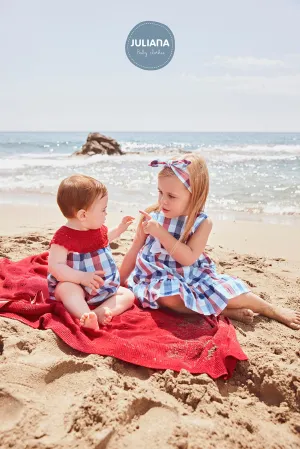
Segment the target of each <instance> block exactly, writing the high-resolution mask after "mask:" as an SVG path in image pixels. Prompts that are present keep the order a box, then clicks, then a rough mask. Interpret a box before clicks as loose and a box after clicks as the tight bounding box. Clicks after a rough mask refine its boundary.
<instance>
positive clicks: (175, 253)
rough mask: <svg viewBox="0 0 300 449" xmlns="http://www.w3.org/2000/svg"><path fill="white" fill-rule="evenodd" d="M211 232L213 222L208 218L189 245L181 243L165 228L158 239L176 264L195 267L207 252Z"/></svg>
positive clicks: (161, 230)
mask: <svg viewBox="0 0 300 449" xmlns="http://www.w3.org/2000/svg"><path fill="white" fill-rule="evenodd" d="M211 230H212V221H211V219H210V218H206V220H204V221H203V222H202V223H201V225H200V226H199V228H198V229H197V230H196V232H195V233H194V234H193V235H192V237H191V238H190V239H189V241H188V242H187V243H182V242H179V241H178V240H177V239H175V237H173V236H172V235H171V234H170V233H169V232H168V231H167V230H166V229H164V228H163V227H161V229H160V236H159V237H158V239H159V241H160V243H161V244H162V245H163V247H164V248H165V249H166V250H167V251H168V253H169V254H170V255H171V256H172V257H173V259H175V260H176V262H178V263H180V264H181V265H188V266H189V265H193V263H195V262H196V260H197V259H199V257H200V255H201V254H202V253H203V251H204V250H205V247H206V244H207V240H208V237H209V234H210V232H211Z"/></svg>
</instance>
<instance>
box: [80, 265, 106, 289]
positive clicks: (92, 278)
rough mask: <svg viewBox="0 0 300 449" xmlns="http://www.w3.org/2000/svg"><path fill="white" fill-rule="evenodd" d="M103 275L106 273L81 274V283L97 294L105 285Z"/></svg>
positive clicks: (99, 271) (90, 272)
mask: <svg viewBox="0 0 300 449" xmlns="http://www.w3.org/2000/svg"><path fill="white" fill-rule="evenodd" d="M102 274H104V271H101V270H97V271H89V272H84V273H81V282H80V283H81V284H82V285H84V286H85V287H89V288H91V289H92V290H93V291H94V292H95V291H96V290H97V289H99V288H100V287H102V285H103V284H104V280H103V279H102V277H101V275H102Z"/></svg>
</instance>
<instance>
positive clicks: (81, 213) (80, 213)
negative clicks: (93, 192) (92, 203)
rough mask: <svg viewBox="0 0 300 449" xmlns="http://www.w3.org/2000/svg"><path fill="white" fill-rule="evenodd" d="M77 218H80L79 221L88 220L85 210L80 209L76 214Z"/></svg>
mask: <svg viewBox="0 0 300 449" xmlns="http://www.w3.org/2000/svg"><path fill="white" fill-rule="evenodd" d="M76 218H78V220H80V221H83V220H84V219H85V218H86V211H85V210H84V209H80V210H79V211H78V212H77V214H76Z"/></svg>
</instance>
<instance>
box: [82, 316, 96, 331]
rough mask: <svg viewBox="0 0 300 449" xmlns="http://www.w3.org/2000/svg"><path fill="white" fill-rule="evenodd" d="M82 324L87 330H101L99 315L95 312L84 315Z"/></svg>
mask: <svg viewBox="0 0 300 449" xmlns="http://www.w3.org/2000/svg"><path fill="white" fill-rule="evenodd" d="M80 324H81V326H82V327H85V328H87V329H94V330H99V325H98V319H97V315H96V314H95V313H94V312H89V313H84V314H83V315H82V317H81V318H80Z"/></svg>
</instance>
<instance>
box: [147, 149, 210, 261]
mask: <svg viewBox="0 0 300 449" xmlns="http://www.w3.org/2000/svg"><path fill="white" fill-rule="evenodd" d="M182 159H185V160H188V161H191V164H189V165H188V166H187V170H188V172H189V175H190V185H191V190H192V192H191V200H190V203H189V208H188V214H187V222H186V226H185V230H184V233H183V234H182V236H181V237H180V239H179V242H186V241H187V239H188V237H189V234H190V232H191V229H192V227H193V224H194V223H195V220H196V217H197V215H198V214H199V213H200V212H202V211H203V210H204V206H205V203H206V200H207V196H208V191H209V174H208V169H207V165H206V162H205V159H204V158H203V157H202V156H200V155H199V154H196V153H188V154H185V155H183V156H177V157H173V158H172V160H173V161H174V160H175V161H176V160H182ZM164 176H176V175H175V173H174V172H173V170H172V169H171V168H170V167H167V166H165V167H164V168H163V169H162V170H161V171H160V172H159V173H158V177H164ZM145 210H146V212H148V213H150V212H157V211H158V210H159V204H158V203H156V204H154V205H152V206H149V207H147V209H145ZM142 221H143V218H141V221H140V223H141V222H142ZM175 246H176V245H175ZM174 250H175V247H174V248H173V250H172V252H171V254H172V253H173V252H174Z"/></svg>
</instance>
